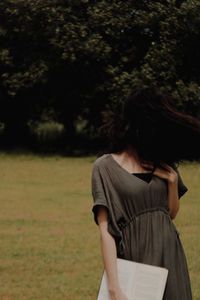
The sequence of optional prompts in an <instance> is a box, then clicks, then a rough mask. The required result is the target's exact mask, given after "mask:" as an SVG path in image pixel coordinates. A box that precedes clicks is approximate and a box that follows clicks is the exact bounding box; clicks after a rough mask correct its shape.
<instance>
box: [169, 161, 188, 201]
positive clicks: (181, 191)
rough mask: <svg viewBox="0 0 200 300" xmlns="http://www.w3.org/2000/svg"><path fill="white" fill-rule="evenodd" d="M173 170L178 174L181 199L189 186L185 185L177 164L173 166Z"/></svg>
mask: <svg viewBox="0 0 200 300" xmlns="http://www.w3.org/2000/svg"><path fill="white" fill-rule="evenodd" d="M172 167H173V169H174V170H175V171H176V172H177V174H178V196H179V199H180V198H181V197H182V196H183V195H184V194H185V193H186V192H187V191H188V188H187V186H186V185H185V184H184V183H183V180H182V178H181V175H180V173H179V171H178V168H177V166H176V164H175V163H173V164H172Z"/></svg>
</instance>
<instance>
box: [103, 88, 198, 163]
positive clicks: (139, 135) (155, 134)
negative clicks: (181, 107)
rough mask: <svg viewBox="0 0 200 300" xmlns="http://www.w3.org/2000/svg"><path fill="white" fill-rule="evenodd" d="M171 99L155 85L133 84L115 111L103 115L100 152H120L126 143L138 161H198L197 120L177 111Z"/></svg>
mask: <svg viewBox="0 0 200 300" xmlns="http://www.w3.org/2000/svg"><path fill="white" fill-rule="evenodd" d="M173 101H174V99H173V98H172V97H171V96H170V95H169V94H168V93H167V92H166V91H162V90H161V89H159V88H156V87H146V88H139V87H135V88H133V90H132V91H131V92H130V94H129V95H128V97H127V98H126V99H125V101H124V102H123V103H122V106H121V110H120V112H119V113H114V112H110V113H108V114H107V115H106V116H105V117H104V121H103V125H102V126H101V127H100V128H99V132H100V133H102V132H103V134H104V135H105V137H106V140H105V143H106V147H104V148H103V149H101V151H99V153H98V156H100V155H102V154H104V153H111V152H112V153H117V152H122V151H123V150H125V149H126V147H127V146H128V145H131V146H132V147H133V148H134V149H136V150H137V153H138V156H139V159H140V162H141V163H142V162H151V163H153V165H154V167H156V166H159V165H160V163H161V162H165V163H167V164H171V163H178V164H179V163H180V162H183V161H184V160H188V161H200V121H199V120H198V119H197V118H195V117H193V116H191V115H188V114H185V113H183V112H181V111H178V109H177V108H175V106H174V105H173Z"/></svg>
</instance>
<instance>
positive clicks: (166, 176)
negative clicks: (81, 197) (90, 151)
mask: <svg viewBox="0 0 200 300" xmlns="http://www.w3.org/2000/svg"><path fill="white" fill-rule="evenodd" d="M101 129H104V130H106V134H107V137H108V142H109V143H108V148H107V150H104V152H103V153H104V154H102V153H101V154H100V156H99V157H98V158H97V159H96V161H95V162H94V165H93V170H92V195H93V199H94V204H93V208H92V211H93V213H94V220H95V222H96V224H97V225H99V230H100V241H101V251H102V257H103V262H104V266H105V269H106V272H107V278H108V287H109V293H110V298H111V300H128V299H127V297H126V296H125V295H124V293H123V292H122V290H121V289H120V286H119V281H118V277H117V264H116V257H119V258H123V259H128V260H133V261H136V262H142V263H146V264H152V265H157V266H161V267H165V268H167V269H168V270H169V273H168V279H167V284H166V288H165V293H164V297H163V299H164V300H191V299H192V292H191V284H190V278H189V272H188V267H187V261H186V257H185V254H184V249H183V247H182V244H181V240H180V237H179V232H178V231H177V229H176V227H175V225H174V223H173V221H172V220H173V219H174V218H175V217H176V215H177V213H178V210H179V199H180V197H182V196H183V194H185V193H186V192H187V190H188V188H187V187H186V186H185V184H184V183H183V181H182V178H181V176H180V173H179V171H178V169H177V166H176V163H179V162H180V161H183V160H189V161H193V160H199V155H200V149H199V148H198V147H199V146H198V143H197V140H199V137H200V122H199V121H198V120H197V119H196V118H194V117H192V116H189V115H186V114H183V113H181V112H178V111H177V110H176V109H175V108H174V107H173V105H172V99H171V98H170V97H169V96H168V95H167V94H166V93H164V92H161V90H159V89H157V88H155V87H152V88H143V89H139V88H135V89H133V91H132V92H131V93H130V95H129V96H128V97H127V99H126V100H125V102H124V104H123V109H122V112H121V114H118V115H117V116H115V115H114V114H113V116H112V118H108V119H107V120H105V124H104V125H103V126H102V128H101Z"/></svg>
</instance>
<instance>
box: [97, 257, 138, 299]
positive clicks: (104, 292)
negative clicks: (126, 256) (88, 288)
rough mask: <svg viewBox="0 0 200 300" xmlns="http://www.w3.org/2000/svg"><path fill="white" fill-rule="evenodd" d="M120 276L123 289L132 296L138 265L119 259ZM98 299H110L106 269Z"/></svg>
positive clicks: (128, 295) (127, 294)
mask: <svg viewBox="0 0 200 300" xmlns="http://www.w3.org/2000/svg"><path fill="white" fill-rule="evenodd" d="M117 269H118V278H119V284H120V288H121V290H122V291H123V292H124V294H125V295H126V296H127V297H129V298H130V297H131V295H132V288H133V277H134V274H135V270H136V265H135V264H131V265H130V261H127V260H121V259H117ZM97 300H110V294H109V292H108V281H107V274H106V271H105V269H104V272H103V277H102V281H101V284H100V290H99V295H98V298H97Z"/></svg>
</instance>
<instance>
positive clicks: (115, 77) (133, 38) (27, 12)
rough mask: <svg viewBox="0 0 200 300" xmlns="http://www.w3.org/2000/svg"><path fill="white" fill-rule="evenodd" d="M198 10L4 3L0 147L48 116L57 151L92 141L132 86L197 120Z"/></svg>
mask: <svg viewBox="0 0 200 300" xmlns="http://www.w3.org/2000/svg"><path fill="white" fill-rule="evenodd" d="M199 12H200V3H199V1H195V0H188V1H181V0H166V1H156V0H152V1H151V0H150V1H149V0H148V1H147V0H141V1H134V0H127V1H122V0H115V1H110V0H98V1H96V0H51V1H50V0H46V1H43V0H35V1H32V0H5V1H2V2H1V3H0V76H1V80H0V123H1V127H2V134H1V137H0V138H1V145H4V144H6V145H8V146H13V145H21V144H27V143H29V142H30V141H31V134H30V132H31V128H32V129H33V128H35V127H37V126H38V124H41V123H44V122H48V121H50V122H57V123H59V124H62V125H63V128H64V130H63V138H62V142H61V141H60V144H59V146H58V147H61V148H62V147H65V146H66V144H67V145H68V148H69V149H70V148H71V149H73V148H74V147H75V145H76V144H78V143H80V144H81V143H82V144H84V140H87V141H89V142H88V146H87V147H90V146H91V141H98V132H97V128H98V127H99V126H100V125H101V124H102V120H103V114H104V113H105V112H108V111H109V110H112V111H113V110H116V111H117V109H118V107H119V104H120V103H122V102H123V100H124V98H125V97H126V95H127V94H128V93H129V91H130V89H131V87H132V86H133V85H140V86H148V85H150V84H152V83H153V84H154V85H156V86H159V87H161V88H164V89H166V90H167V91H169V92H170V93H171V95H172V96H173V98H174V102H175V103H174V104H175V106H177V108H178V109H180V110H183V111H185V112H187V113H189V114H191V115H194V116H196V117H198V118H200V72H199V69H200V43H199V40H200V31H199V28H200V13H199ZM78 128H81V130H78ZM80 141H81V142H80ZM82 144H81V145H82Z"/></svg>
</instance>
